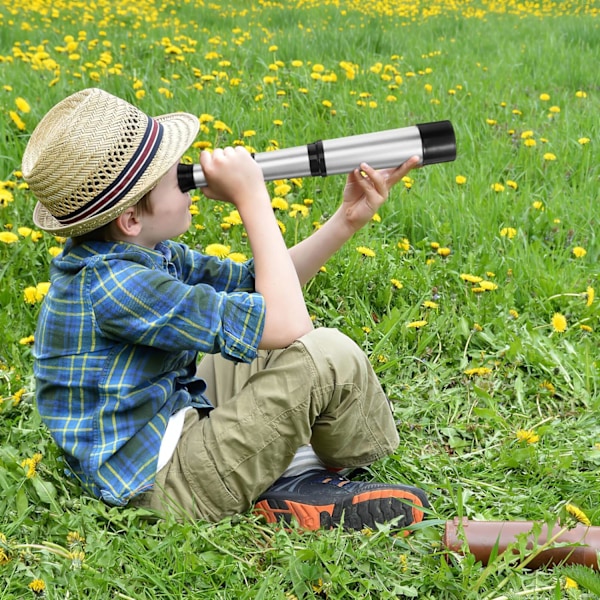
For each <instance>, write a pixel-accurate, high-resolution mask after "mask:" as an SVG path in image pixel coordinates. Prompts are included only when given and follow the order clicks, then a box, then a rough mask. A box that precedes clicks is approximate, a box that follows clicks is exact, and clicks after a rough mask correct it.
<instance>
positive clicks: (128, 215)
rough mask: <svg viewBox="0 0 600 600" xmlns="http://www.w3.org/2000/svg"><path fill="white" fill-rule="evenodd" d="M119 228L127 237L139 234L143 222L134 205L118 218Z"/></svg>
mask: <svg viewBox="0 0 600 600" xmlns="http://www.w3.org/2000/svg"><path fill="white" fill-rule="evenodd" d="M115 225H116V226H117V229H118V230H119V231H120V232H121V233H122V234H123V235H125V236H127V237H134V236H136V235H139V233H140V231H141V230H142V222H141V220H140V219H139V217H138V214H137V210H136V209H135V207H134V206H130V207H129V208H127V209H125V210H124V211H123V212H122V213H121V214H120V215H119V216H118V217H117V218H116V219H115Z"/></svg>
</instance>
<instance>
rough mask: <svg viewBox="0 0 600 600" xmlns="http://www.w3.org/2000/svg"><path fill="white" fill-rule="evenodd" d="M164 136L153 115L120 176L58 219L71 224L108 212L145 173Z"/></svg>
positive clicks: (149, 118) (63, 223) (57, 218)
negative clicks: (86, 201)
mask: <svg viewBox="0 0 600 600" xmlns="http://www.w3.org/2000/svg"><path fill="white" fill-rule="evenodd" d="M162 136H163V126H162V125H161V124H160V123H159V122H158V121H156V120H155V119H153V118H152V117H148V124H147V125H146V131H145V132H144V136H143V138H142V141H141V142H140V145H139V146H138V148H137V150H136V151H135V153H134V154H133V156H132V157H131V159H130V160H129V162H128V163H127V165H125V167H124V168H123V170H122V171H121V172H120V173H119V175H118V177H117V178H116V179H115V180H114V181H113V182H112V183H111V184H110V185H109V186H108V187H107V188H106V189H105V190H103V191H102V192H101V193H100V194H98V195H97V196H96V197H95V198H94V199H93V200H92V201H91V202H89V203H88V204H86V205H84V206H81V207H80V208H78V209H77V210H75V211H73V212H72V213H70V214H68V215H66V216H61V217H60V218H59V217H55V218H56V220H57V221H59V223H61V224H62V225H71V224H73V223H76V222H78V221H82V220H84V219H88V218H90V217H93V216H95V215H97V214H99V213H102V212H106V211H107V210H109V209H111V208H112V207H113V206H115V205H116V204H117V203H118V202H119V201H120V200H122V199H123V198H124V197H125V196H126V194H127V193H128V192H129V190H131V188H132V187H133V186H134V185H135V184H136V183H137V182H138V181H139V179H140V177H141V176H142V175H143V174H144V173H145V171H146V169H147V168H148V166H149V165H150V163H151V162H152V159H153V158H154V156H155V155H156V152H157V150H158V147H159V146H160V142H161V140H162Z"/></svg>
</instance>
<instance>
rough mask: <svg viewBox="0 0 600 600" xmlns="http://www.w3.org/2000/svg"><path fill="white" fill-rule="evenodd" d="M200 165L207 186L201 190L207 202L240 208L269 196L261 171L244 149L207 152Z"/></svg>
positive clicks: (223, 149) (203, 154)
mask: <svg viewBox="0 0 600 600" xmlns="http://www.w3.org/2000/svg"><path fill="white" fill-rule="evenodd" d="M200 165H201V167H202V171H203V172H204V176H205V177H206V182H207V184H208V185H207V186H206V187H204V188H202V193H203V194H204V195H205V196H206V197H207V198H211V199H212V200H223V201H224V202H230V203H231V204H233V205H235V206H236V207H239V204H240V203H241V202H244V201H245V200H248V201H250V202H252V201H254V202H256V200H253V198H255V197H256V195H257V194H265V192H266V187H265V182H264V176H263V172H262V169H261V168H260V166H259V165H258V163H257V162H256V161H255V160H254V159H253V158H252V156H251V155H250V153H249V152H248V151H247V150H246V149H245V148H244V147H242V146H237V147H235V148H232V147H230V146H228V147H226V148H216V149H215V150H214V151H213V152H209V151H208V150H204V151H203V152H202V153H201V154H200ZM267 197H268V194H267Z"/></svg>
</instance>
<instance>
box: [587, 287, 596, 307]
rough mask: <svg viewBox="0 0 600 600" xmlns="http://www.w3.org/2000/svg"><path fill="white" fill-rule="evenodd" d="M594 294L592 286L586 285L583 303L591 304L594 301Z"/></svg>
mask: <svg viewBox="0 0 600 600" xmlns="http://www.w3.org/2000/svg"><path fill="white" fill-rule="evenodd" d="M595 295H596V292H595V291H594V288H593V287H591V286H590V287H588V288H587V290H586V291H585V297H586V302H585V305H586V306H591V305H592V303H593V302H594V296H595Z"/></svg>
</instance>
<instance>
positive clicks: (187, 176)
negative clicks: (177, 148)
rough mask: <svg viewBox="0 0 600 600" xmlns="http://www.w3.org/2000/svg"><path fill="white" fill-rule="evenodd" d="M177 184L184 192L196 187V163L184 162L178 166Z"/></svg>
mask: <svg viewBox="0 0 600 600" xmlns="http://www.w3.org/2000/svg"><path fill="white" fill-rule="evenodd" d="M177 184H178V185H179V189H180V190H181V191H182V192H183V193H184V194H185V193H186V192H189V191H190V190H193V189H195V188H196V184H195V183H194V165H184V164H183V163H182V164H180V165H178V166H177Z"/></svg>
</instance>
